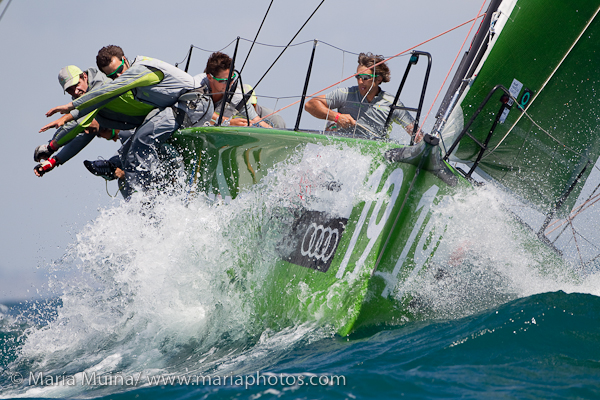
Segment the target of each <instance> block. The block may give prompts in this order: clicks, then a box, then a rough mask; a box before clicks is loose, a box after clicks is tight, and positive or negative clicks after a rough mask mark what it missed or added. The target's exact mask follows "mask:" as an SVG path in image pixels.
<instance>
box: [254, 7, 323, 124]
mask: <svg viewBox="0 0 600 400" xmlns="http://www.w3.org/2000/svg"><path fill="white" fill-rule="evenodd" d="M323 3H325V0H321V2H320V3H319V5H318V6H317V8H315V10H314V11H313V12H312V14H310V17H308V19H307V20H306V21H305V22H304V24H302V26H301V27H300V29H298V32H296V34H295V35H294V37H293V38H292V39H291V40H290V41H289V43H288V44H287V46H285V48H284V49H283V50H282V51H281V53H279V55H278V56H277V58H276V59H275V61H273V63H272V64H271V66H270V67H269V68H268V69H267V71H266V72H265V73H264V74H263V76H262V77H261V78H260V79H259V80H258V82H256V84H255V85H254V88H256V87H257V86H258V85H259V84H260V83H261V82H262V80H263V79H264V78H265V76H267V74H268V73H269V71H270V70H271V68H273V66H274V65H275V63H276V62H277V61H278V60H279V58H281V56H282V55H283V53H284V52H285V51H286V50H287V49H288V47H289V46H290V44H292V42H293V41H294V39H296V36H298V35H299V34H300V32H302V29H304V27H305V26H306V24H308V21H310V20H311V18H312V17H313V16H314V15H315V14H316V12H317V11H318V10H319V8H320V7H321V6H322V5H323ZM261 121H262V120H261ZM259 122H260V121H259Z"/></svg>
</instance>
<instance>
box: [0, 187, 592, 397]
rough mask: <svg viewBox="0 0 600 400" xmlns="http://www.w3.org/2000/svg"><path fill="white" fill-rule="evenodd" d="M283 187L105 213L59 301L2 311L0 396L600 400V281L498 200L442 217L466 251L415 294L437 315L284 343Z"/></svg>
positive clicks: (63, 262)
mask: <svg viewBox="0 0 600 400" xmlns="http://www.w3.org/2000/svg"><path fill="white" fill-rule="evenodd" d="M280 178H281V177H280ZM282 179H283V178H282ZM277 187H278V185H277V184H273V182H272V181H271V182H270V183H269V188H271V189H269V188H265V187H262V188H260V187H259V188H257V190H255V191H251V192H249V193H246V194H244V195H242V196H239V197H238V198H237V199H236V200H234V201H233V202H231V203H230V204H224V202H220V201H218V200H217V201H216V202H214V201H213V202H211V201H208V200H207V199H205V198H204V197H203V196H202V195H201V194H199V195H196V196H195V197H194V196H192V195H191V194H190V193H186V194H185V196H184V197H183V198H181V197H178V196H164V197H160V196H159V197H157V198H155V199H154V201H153V202H152V204H151V205H150V204H149V202H148V201H147V200H145V199H143V198H134V199H132V201H130V202H127V203H126V202H123V203H122V204H120V205H118V206H114V207H111V208H107V209H102V210H100V211H99V215H98V216H97V218H95V219H94V220H93V221H90V223H89V224H88V225H87V226H86V227H85V228H84V229H83V230H82V231H81V232H79V234H78V235H77V238H76V240H75V241H74V243H70V244H68V245H67V244H65V254H64V256H63V257H62V258H61V259H59V260H48V265H47V272H48V289H49V290H50V291H52V292H53V293H55V295H54V296H53V297H51V298H50V299H32V300H30V301H27V302H22V303H18V304H4V305H0V398H22V397H27V398H100V399H137V398H142V399H151V398H160V399H209V398H210V399H219V398H223V399H230V398H235V399H238V398H239V399H252V400H255V399H278V398H289V399H362V398H408V399H431V398H441V399H451V398H473V399H479V398H498V399H514V398H519V399H520V398H525V399H538V398H539V399H548V398H557V399H559V398H560V399H562V398H589V399H593V398H598V397H600V297H599V295H600V289H599V288H600V274H598V272H597V271H596V270H586V271H583V270H581V269H580V268H579V267H577V266H575V265H571V264H569V263H567V262H565V263H564V264H563V265H560V267H559V270H558V271H556V270H553V271H549V270H547V271H539V270H537V269H536V268H534V266H535V265H539V264H540V262H542V264H543V262H544V260H540V257H542V256H543V257H546V256H545V255H541V254H536V253H535V252H533V253H532V252H531V248H529V249H527V248H524V247H523V244H522V242H521V240H520V239H519V235H518V234H517V233H516V231H518V229H517V230H516V231H515V228H514V224H512V223H509V222H508V221H509V220H510V217H509V216H508V214H507V213H506V211H505V207H504V206H503V205H502V204H501V202H500V201H498V200H497V199H498V197H499V196H498V194H497V193H495V192H494V191H493V190H492V189H491V188H487V189H486V188H483V189H477V190H476V191H475V192H471V193H468V194H464V195H461V196H458V197H459V198H456V199H454V200H455V201H453V202H448V204H451V206H448V207H447V209H446V210H442V211H440V215H439V217H440V218H442V219H444V220H448V215H447V213H450V216H451V217H452V218H451V219H452V220H453V224H452V227H451V228H449V229H448V231H447V236H448V237H449V239H448V241H449V244H448V246H446V247H444V246H440V249H439V250H438V251H439V252H440V257H437V258H436V264H435V265H433V264H432V265H429V268H428V269H427V270H425V272H424V273H423V274H421V276H420V277H419V279H417V281H416V282H415V284H414V285H413V287H412V288H411V294H412V296H413V297H414V299H416V304H419V305H421V306H422V307H421V309H422V310H426V311H422V312H415V313H414V314H413V315H414V317H412V318H408V319H405V320H403V321H401V322H398V321H395V322H392V321H390V324H386V325H379V326H371V327H368V328H363V329H361V330H359V331H356V332H354V333H352V334H351V335H350V336H347V337H340V336H339V335H337V334H336V333H335V329H334V328H333V327H332V326H328V325H327V324H322V323H319V320H318V317H317V316H315V319H314V321H308V322H306V321H299V322H298V323H297V324H292V325H290V326H287V327H281V328H279V329H276V330H274V329H271V328H270V327H269V326H268V325H267V324H264V323H262V318H261V316H259V315H256V314H255V312H254V311H255V310H254V308H253V304H254V303H253V301H252V298H253V296H256V295H258V294H260V287H261V283H262V282H263V281H264V279H265V276H266V271H268V268H269V267H270V265H271V264H272V260H273V258H274V257H275V255H274V254H275V253H274V246H275V244H276V243H277V241H278V238H279V235H280V233H281V227H280V226H279V225H280V224H278V222H277V220H276V219H274V218H273V213H272V210H273V209H274V208H273V207H276V206H277V205H278V204H280V203H281V201H282V199H283V198H284V197H285V190H283V189H282V190H283V191H282V192H280V193H279V195H278V196H275V195H274V194H275V193H274V192H270V191H269V190H275V191H276V190H279V189H277ZM281 187H285V185H282V186H281ZM444 213H446V215H441V214H444ZM434 217H435V216H434ZM451 237H455V239H454V241H452V240H451V239H452V238H451ZM453 243H454V244H457V245H460V246H462V248H466V250H465V251H464V254H463V256H462V257H461V259H460V260H458V261H457V260H456V259H452V257H451V254H450V250H447V249H450V248H452V244H453ZM465 243H467V245H465ZM444 252H446V254H444ZM444 259H446V260H447V261H446V262H444V261H443V260H444ZM436 271H437V272H436ZM440 271H443V273H440ZM232 276H236V278H235V279H233V278H232ZM240 277H242V278H240Z"/></svg>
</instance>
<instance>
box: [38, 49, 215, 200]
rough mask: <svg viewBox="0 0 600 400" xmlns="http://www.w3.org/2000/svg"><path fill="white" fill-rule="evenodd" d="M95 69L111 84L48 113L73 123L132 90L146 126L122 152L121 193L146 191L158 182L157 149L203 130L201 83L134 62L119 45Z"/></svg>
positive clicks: (164, 66) (207, 107) (208, 112)
mask: <svg viewBox="0 0 600 400" xmlns="http://www.w3.org/2000/svg"><path fill="white" fill-rule="evenodd" d="M96 64H97V65H98V68H99V69H100V70H101V71H102V72H104V73H105V74H106V76H107V77H108V78H109V79H111V80H112V82H110V83H109V84H107V85H103V86H101V87H99V88H97V89H94V90H92V91H89V92H87V93H86V94H84V95H83V96H81V97H79V98H78V99H75V100H73V102H71V103H69V104H65V105H63V106H59V107H55V108H53V109H51V110H50V111H48V113H47V115H48V116H50V115H52V114H54V113H56V112H61V113H63V114H65V113H70V114H71V117H72V118H78V117H79V116H80V115H84V114H87V113H90V112H92V111H94V110H97V109H101V108H103V107H106V105H107V104H108V103H109V102H110V101H112V100H113V99H115V98H117V97H119V96H120V95H122V94H123V93H126V92H128V91H130V90H131V92H132V94H133V98H134V99H135V100H136V101H139V102H141V103H144V104H146V105H148V106H151V111H150V112H148V113H147V115H146V118H145V121H144V123H143V124H142V125H141V126H139V127H138V128H137V129H136V131H135V134H134V135H133V136H132V137H131V138H130V139H129V140H128V141H127V142H126V143H125V144H124V145H123V146H122V147H121V149H120V150H119V154H120V157H121V161H122V165H123V167H124V168H123V169H124V170H125V181H126V182H125V183H126V185H125V188H124V190H125V193H127V195H126V197H129V195H131V194H132V193H133V192H134V191H135V190H137V189H144V190H146V189H148V188H149V187H150V186H151V185H152V183H153V182H155V181H156V180H157V179H158V178H159V177H158V174H157V172H159V171H158V170H159V169H158V168H156V167H157V166H158V164H159V149H160V146H161V145H162V144H163V143H164V142H165V141H166V140H167V139H168V138H169V137H170V136H171V135H172V133H173V132H174V131H176V130H177V129H179V128H180V127H182V126H185V127H187V126H197V125H202V124H204V123H205V122H207V121H208V120H210V118H211V116H212V111H213V110H212V102H211V101H210V100H209V98H208V97H207V96H206V95H205V94H204V91H205V89H204V88H201V85H200V82H199V81H197V80H196V79H194V77H192V76H191V75H189V74H187V73H186V72H184V71H182V70H180V69H178V68H176V67H175V66H173V65H170V64H168V63H165V62H163V61H160V60H157V59H153V58H149V57H144V56H138V57H136V58H135V59H134V61H133V62H131V63H130V62H129V60H128V59H127V58H126V57H125V54H124V53H123V50H122V49H121V48H120V47H119V46H113V45H110V46H106V47H103V48H102V49H100V51H99V52H98V55H97V56H96Z"/></svg>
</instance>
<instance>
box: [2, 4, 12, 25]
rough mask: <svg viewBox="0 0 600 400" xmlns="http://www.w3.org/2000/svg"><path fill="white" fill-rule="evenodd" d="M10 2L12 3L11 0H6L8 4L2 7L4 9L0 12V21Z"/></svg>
mask: <svg viewBox="0 0 600 400" xmlns="http://www.w3.org/2000/svg"><path fill="white" fill-rule="evenodd" d="M10 3H12V0H8V4H7V5H6V7H4V10H2V14H0V21H2V17H4V14H6V10H8V7H9V6H10Z"/></svg>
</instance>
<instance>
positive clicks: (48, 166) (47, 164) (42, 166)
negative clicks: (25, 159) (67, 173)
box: [33, 158, 57, 177]
mask: <svg viewBox="0 0 600 400" xmlns="http://www.w3.org/2000/svg"><path fill="white" fill-rule="evenodd" d="M56 165H57V163H56V159H54V158H49V159H47V160H44V161H42V162H41V163H39V164H38V165H36V166H35V168H33V169H34V171H35V172H36V175H37V176H40V177H41V176H43V175H44V174H45V173H46V172H49V171H52V170H53V169H54V167H56Z"/></svg>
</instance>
